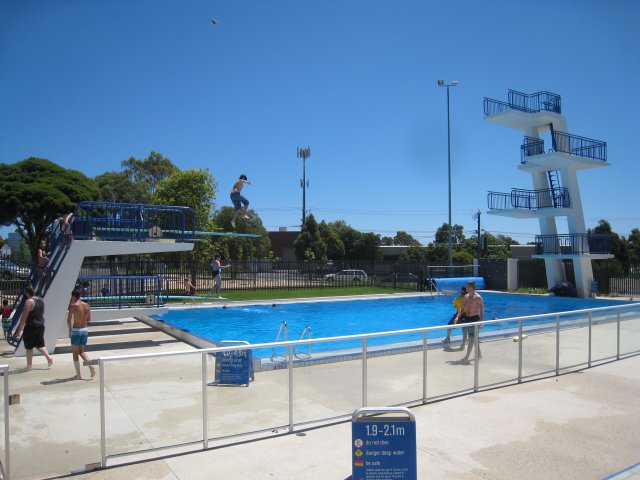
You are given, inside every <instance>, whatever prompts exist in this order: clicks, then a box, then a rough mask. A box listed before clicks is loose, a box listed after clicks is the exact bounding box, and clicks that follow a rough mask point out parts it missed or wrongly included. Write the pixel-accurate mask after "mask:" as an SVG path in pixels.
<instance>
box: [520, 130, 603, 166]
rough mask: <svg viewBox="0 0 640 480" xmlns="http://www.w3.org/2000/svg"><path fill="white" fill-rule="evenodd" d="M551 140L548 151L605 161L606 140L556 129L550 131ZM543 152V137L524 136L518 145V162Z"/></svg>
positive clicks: (523, 161)
mask: <svg viewBox="0 0 640 480" xmlns="http://www.w3.org/2000/svg"><path fill="white" fill-rule="evenodd" d="M551 140H552V143H553V145H552V148H551V149H550V150H549V151H550V152H560V153H568V154H569V155H575V156H577V157H586V158H591V159H592V160H600V161H601V162H606V161H607V142H603V141H601V140H594V139H592V138H586V137H581V136H579V135H571V134H569V133H565V132H558V131H554V132H553V133H552V137H551ZM544 153H545V150H544V140H543V139H540V138H532V137H524V141H523V142H522V145H520V162H521V163H527V157H533V156H535V155H542V154H544Z"/></svg>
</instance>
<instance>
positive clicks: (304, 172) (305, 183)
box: [298, 147, 311, 226]
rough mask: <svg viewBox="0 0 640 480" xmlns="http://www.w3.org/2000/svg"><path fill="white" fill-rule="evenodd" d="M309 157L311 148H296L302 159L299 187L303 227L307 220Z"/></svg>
mask: <svg viewBox="0 0 640 480" xmlns="http://www.w3.org/2000/svg"><path fill="white" fill-rule="evenodd" d="M310 156H311V147H306V148H301V147H298V158H301V159H302V180H300V186H301V187H302V226H304V222H305V221H306V219H307V187H308V186H309V180H307V158H309V157H310Z"/></svg>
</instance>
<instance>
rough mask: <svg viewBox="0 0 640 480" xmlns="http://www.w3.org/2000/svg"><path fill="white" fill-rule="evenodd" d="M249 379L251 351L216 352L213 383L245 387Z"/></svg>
mask: <svg viewBox="0 0 640 480" xmlns="http://www.w3.org/2000/svg"><path fill="white" fill-rule="evenodd" d="M250 378H251V350H226V351H224V352H216V373H215V383H219V384H223V385H247V386H249V381H250Z"/></svg>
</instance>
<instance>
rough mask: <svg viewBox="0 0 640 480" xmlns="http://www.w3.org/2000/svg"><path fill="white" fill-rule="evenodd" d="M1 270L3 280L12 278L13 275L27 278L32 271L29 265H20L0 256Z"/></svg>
mask: <svg viewBox="0 0 640 480" xmlns="http://www.w3.org/2000/svg"><path fill="white" fill-rule="evenodd" d="M0 271H1V272H2V278H3V280H11V279H12V278H13V277H19V278H27V277H28V276H29V274H30V273H31V271H30V270H29V269H28V268H27V267H19V266H18V265H16V264H15V263H13V262H12V261H11V260H8V259H6V258H0Z"/></svg>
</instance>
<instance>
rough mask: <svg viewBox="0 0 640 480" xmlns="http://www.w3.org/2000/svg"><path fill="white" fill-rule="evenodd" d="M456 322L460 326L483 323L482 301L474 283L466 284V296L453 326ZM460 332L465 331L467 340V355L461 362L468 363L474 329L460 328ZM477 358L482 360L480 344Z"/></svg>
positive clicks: (473, 341)
mask: <svg viewBox="0 0 640 480" xmlns="http://www.w3.org/2000/svg"><path fill="white" fill-rule="evenodd" d="M458 321H459V322H460V323H462V324H464V323H474V322H484V300H482V297H481V296H480V295H479V294H478V293H476V282H473V281H469V282H467V294H466V295H465V296H464V301H463V302H462V308H461V309H460V312H459V313H458V315H456V319H455V320H454V322H453V324H454V325H456V324H457V323H458ZM462 330H463V332H464V330H467V336H468V339H469V347H468V348H467V354H466V355H465V356H464V358H463V359H462V361H463V362H468V361H469V355H471V350H472V349H473V344H474V343H475V336H476V335H475V327H462ZM462 348H464V344H463V345H462ZM478 358H482V354H481V353H480V344H478Z"/></svg>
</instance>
